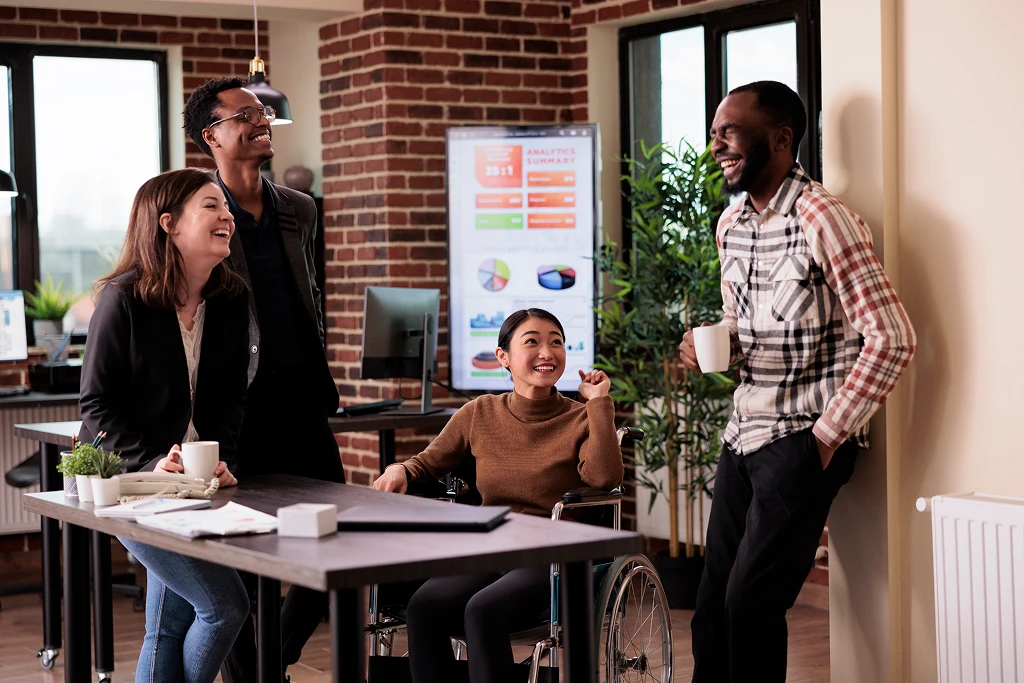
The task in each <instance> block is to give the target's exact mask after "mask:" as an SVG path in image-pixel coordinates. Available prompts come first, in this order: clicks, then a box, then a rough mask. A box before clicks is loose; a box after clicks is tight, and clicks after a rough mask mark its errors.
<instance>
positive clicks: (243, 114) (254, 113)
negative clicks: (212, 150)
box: [207, 107, 277, 128]
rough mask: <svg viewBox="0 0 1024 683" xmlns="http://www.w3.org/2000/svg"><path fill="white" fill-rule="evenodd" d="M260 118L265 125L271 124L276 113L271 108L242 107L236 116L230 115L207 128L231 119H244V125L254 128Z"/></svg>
mask: <svg viewBox="0 0 1024 683" xmlns="http://www.w3.org/2000/svg"><path fill="white" fill-rule="evenodd" d="M261 118H265V119H266V120H267V123H273V122H274V119H276V118H277V112H276V111H274V108H273V107H242V111H240V112H238V113H237V114H232V115H231V116H228V117H227V118H223V119H220V120H219V121H214V122H213V123H211V124H210V125H208V126H207V128H213V127H214V126H216V125H217V124H218V123H224V122H225V121H230V120H232V119H245V122H246V123H249V124H252V125H254V126H255V125H256V124H257V123H259V122H260V119H261Z"/></svg>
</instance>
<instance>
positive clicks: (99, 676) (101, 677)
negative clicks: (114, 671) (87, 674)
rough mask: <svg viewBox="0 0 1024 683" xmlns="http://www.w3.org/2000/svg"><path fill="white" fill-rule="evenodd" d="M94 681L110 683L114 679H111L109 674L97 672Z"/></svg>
mask: <svg viewBox="0 0 1024 683" xmlns="http://www.w3.org/2000/svg"><path fill="white" fill-rule="evenodd" d="M96 680H97V682H98V683H111V681H113V680H114V679H113V678H111V674H109V673H107V672H106V671H97V672H96Z"/></svg>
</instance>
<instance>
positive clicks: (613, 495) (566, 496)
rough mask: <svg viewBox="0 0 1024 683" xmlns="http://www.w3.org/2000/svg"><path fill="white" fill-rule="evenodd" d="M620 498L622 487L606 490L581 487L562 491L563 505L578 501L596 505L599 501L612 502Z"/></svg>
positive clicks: (573, 503) (574, 503) (577, 502)
mask: <svg viewBox="0 0 1024 683" xmlns="http://www.w3.org/2000/svg"><path fill="white" fill-rule="evenodd" d="M620 498H622V489H617V488H615V489H612V490H611V491H608V490H606V489H593V488H581V489H573V490H572V491H566V492H565V493H563V494H562V503H563V504H564V505H565V506H569V505H576V504H579V503H587V504H590V505H596V504H600V503H614V502H615V501H617V500H619V499H620Z"/></svg>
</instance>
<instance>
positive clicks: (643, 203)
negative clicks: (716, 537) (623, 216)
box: [597, 141, 734, 558]
mask: <svg viewBox="0 0 1024 683" xmlns="http://www.w3.org/2000/svg"><path fill="white" fill-rule="evenodd" d="M624 161H625V164H626V166H627V169H628V173H627V174H626V175H624V176H623V177H622V180H623V182H624V183H625V185H626V188H627V189H626V192H625V201H626V202H628V206H629V207H630V217H629V220H628V221H627V222H626V225H625V227H626V228H627V230H628V231H629V233H630V234H631V236H632V239H631V243H630V244H629V248H628V250H622V249H620V247H619V245H617V244H615V243H610V244H606V245H605V246H604V247H603V249H602V251H601V253H600V255H599V258H598V265H599V268H600V270H601V272H602V273H604V274H605V275H606V277H607V279H608V281H609V282H610V283H611V285H612V288H611V289H612V291H611V293H610V294H609V295H607V296H605V297H602V299H601V303H600V306H599V308H598V311H597V313H598V320H599V334H600V338H601V349H602V351H603V352H602V354H601V355H600V356H599V360H598V365H597V366H598V367H600V368H601V369H603V370H605V371H607V372H608V373H609V374H610V375H611V376H612V377H613V387H612V397H613V398H614V399H615V400H616V401H618V402H620V403H624V404H628V405H632V406H633V409H634V421H635V423H636V424H637V426H639V427H640V428H642V429H643V430H644V431H645V432H646V433H647V436H646V437H645V438H644V440H643V442H642V443H640V444H638V448H637V451H636V455H635V457H634V459H635V462H634V464H635V466H636V483H637V485H638V486H640V487H642V488H646V489H647V490H648V491H649V492H650V498H649V501H648V510H650V509H652V508H653V507H654V504H655V502H657V500H658V498H659V497H662V498H664V499H665V500H666V502H667V503H668V511H669V556H670V557H671V558H678V557H680V554H681V553H682V554H684V555H685V557H688V558H692V557H695V556H698V555H703V550H704V548H703V546H704V539H703V524H702V519H703V512H704V511H703V501H704V495H703V494H704V493H708V494H710V492H711V487H710V483H711V479H712V478H713V476H714V469H715V465H716V464H717V462H718V455H719V450H720V447H721V446H720V443H719V435H720V432H721V430H722V429H723V428H724V427H725V425H726V423H727V421H728V413H727V407H728V404H729V399H730V397H731V395H732V391H733V388H734V386H733V381H732V379H730V377H728V376H727V375H724V374H717V373H711V374H701V373H692V372H689V371H687V370H686V369H685V368H683V366H682V365H681V364H680V363H679V351H678V346H679V343H680V341H681V340H682V338H683V334H684V333H685V332H686V331H687V330H689V329H692V328H694V327H699V326H700V325H701V324H702V323H716V322H718V321H719V320H720V319H721V316H722V312H721V308H722V295H721V284H720V283H721V280H720V275H721V271H720V267H719V262H718V249H717V247H716V244H715V228H716V224H717V220H718V216H719V214H720V213H721V211H722V209H723V208H724V206H725V200H726V198H725V195H724V193H723V191H722V174H721V170H720V169H719V168H718V166H717V164H715V162H714V160H713V159H712V157H711V154H710V152H709V151H705V152H703V153H699V152H697V151H696V150H695V149H694V148H693V147H691V146H690V145H688V144H686V143H685V141H684V142H683V143H682V144H681V145H680V148H679V150H678V151H673V150H671V149H669V148H667V147H666V146H665V145H664V144H659V145H655V146H653V147H647V146H646V145H645V144H644V143H643V142H641V143H640V154H639V155H638V156H637V157H636V158H626V159H625V160H624ZM661 470H667V472H666V476H665V477H664V479H662V478H661V477H660V476H658V474H659V472H660V471H661ZM680 494H682V496H683V497H684V500H683V501H682V502H683V507H684V512H685V515H684V524H683V530H682V534H681V533H680V529H679V510H680V502H681V501H680V497H681V495H680ZM681 539H682V542H683V543H682V548H681V546H680V540H681Z"/></svg>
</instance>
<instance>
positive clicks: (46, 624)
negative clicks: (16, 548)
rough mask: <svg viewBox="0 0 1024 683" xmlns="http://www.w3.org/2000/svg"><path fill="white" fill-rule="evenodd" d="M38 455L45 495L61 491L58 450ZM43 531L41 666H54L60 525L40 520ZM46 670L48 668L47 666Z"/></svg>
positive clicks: (42, 447)
mask: <svg viewBox="0 0 1024 683" xmlns="http://www.w3.org/2000/svg"><path fill="white" fill-rule="evenodd" d="M39 452H40V455H41V464H40V475H41V477H40V479H41V481H40V486H39V489H40V490H41V491H43V492H44V493H45V492H47V491H60V490H61V489H63V488H64V481H63V478H62V477H61V475H60V473H59V472H58V471H57V462H58V461H59V459H60V448H59V447H58V446H54V445H53V444H48V443H41V444H39ZM42 531H43V558H42V560H43V649H42V650H40V651H39V656H40V657H43V658H44V659H43V665H44V666H46V665H47V664H48V663H49V666H53V664H52V662H53V658H54V657H56V656H57V654H58V653H59V651H60V646H61V642H60V635H61V634H60V523H59V522H58V521H57V520H55V519H51V518H49V517H43V518H42ZM47 668H49V667H47Z"/></svg>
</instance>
